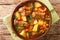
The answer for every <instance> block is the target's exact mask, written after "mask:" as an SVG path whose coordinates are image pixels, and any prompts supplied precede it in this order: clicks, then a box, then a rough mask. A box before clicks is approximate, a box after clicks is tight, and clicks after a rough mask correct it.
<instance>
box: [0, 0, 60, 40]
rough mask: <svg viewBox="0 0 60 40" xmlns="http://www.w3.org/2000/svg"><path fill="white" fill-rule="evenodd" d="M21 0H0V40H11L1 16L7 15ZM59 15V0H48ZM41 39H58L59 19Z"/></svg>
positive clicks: (59, 38)
mask: <svg viewBox="0 0 60 40" xmlns="http://www.w3.org/2000/svg"><path fill="white" fill-rule="evenodd" d="M20 1H21V0H0V40H13V39H12V37H11V35H10V33H9V31H8V29H7V28H6V26H5V25H4V23H3V18H4V17H5V16H6V15H9V14H10V13H11V12H12V11H13V10H14V8H15V6H16V5H17V4H18V3H19V2H20ZM50 2H51V4H52V5H53V7H54V8H55V10H56V11H57V13H58V15H59V16H60V0H50ZM41 40H60V20H59V21H57V22H56V23H55V24H54V25H52V26H51V28H50V30H49V32H48V33H47V34H46V35H45V36H44V37H43V38H41Z"/></svg>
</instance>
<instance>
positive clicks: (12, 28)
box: [10, 0, 52, 40]
mask: <svg viewBox="0 0 60 40" xmlns="http://www.w3.org/2000/svg"><path fill="white" fill-rule="evenodd" d="M35 1H37V2H40V3H42V2H41V1H39V0H33V2H35ZM25 2H31V1H25ZM22 3H24V2H20V3H18V4H17V6H16V7H15V9H14V10H13V12H12V14H11V18H10V25H11V29H12V31H13V32H14V33H15V34H16V35H17V36H18V37H19V38H21V37H20V36H19V35H18V34H17V33H16V31H15V30H14V28H13V26H12V25H13V24H12V17H13V14H14V13H15V11H16V9H19V8H18V6H19V5H21V4H22ZM42 4H43V5H44V6H45V7H46V8H47V9H48V7H47V6H46V5H45V4H44V3H42ZM48 11H49V9H48ZM49 12H50V11H49ZM49 15H50V17H51V20H50V25H49V28H48V30H47V31H46V32H45V33H44V34H42V35H41V36H39V37H37V38H35V39H32V40H36V39H39V38H41V37H43V36H44V35H46V34H47V32H48V31H49V29H50V27H51V23H52V16H51V12H50V13H49ZM22 39H23V37H22ZM24 40H27V39H25V38H24Z"/></svg>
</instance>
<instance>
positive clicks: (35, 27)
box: [33, 24, 38, 32]
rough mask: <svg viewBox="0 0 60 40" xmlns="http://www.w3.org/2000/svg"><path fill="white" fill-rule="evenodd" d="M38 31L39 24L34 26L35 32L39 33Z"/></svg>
mask: <svg viewBox="0 0 60 40" xmlns="http://www.w3.org/2000/svg"><path fill="white" fill-rule="evenodd" d="M37 30H38V24H36V25H34V28H33V31H34V32H37Z"/></svg>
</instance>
